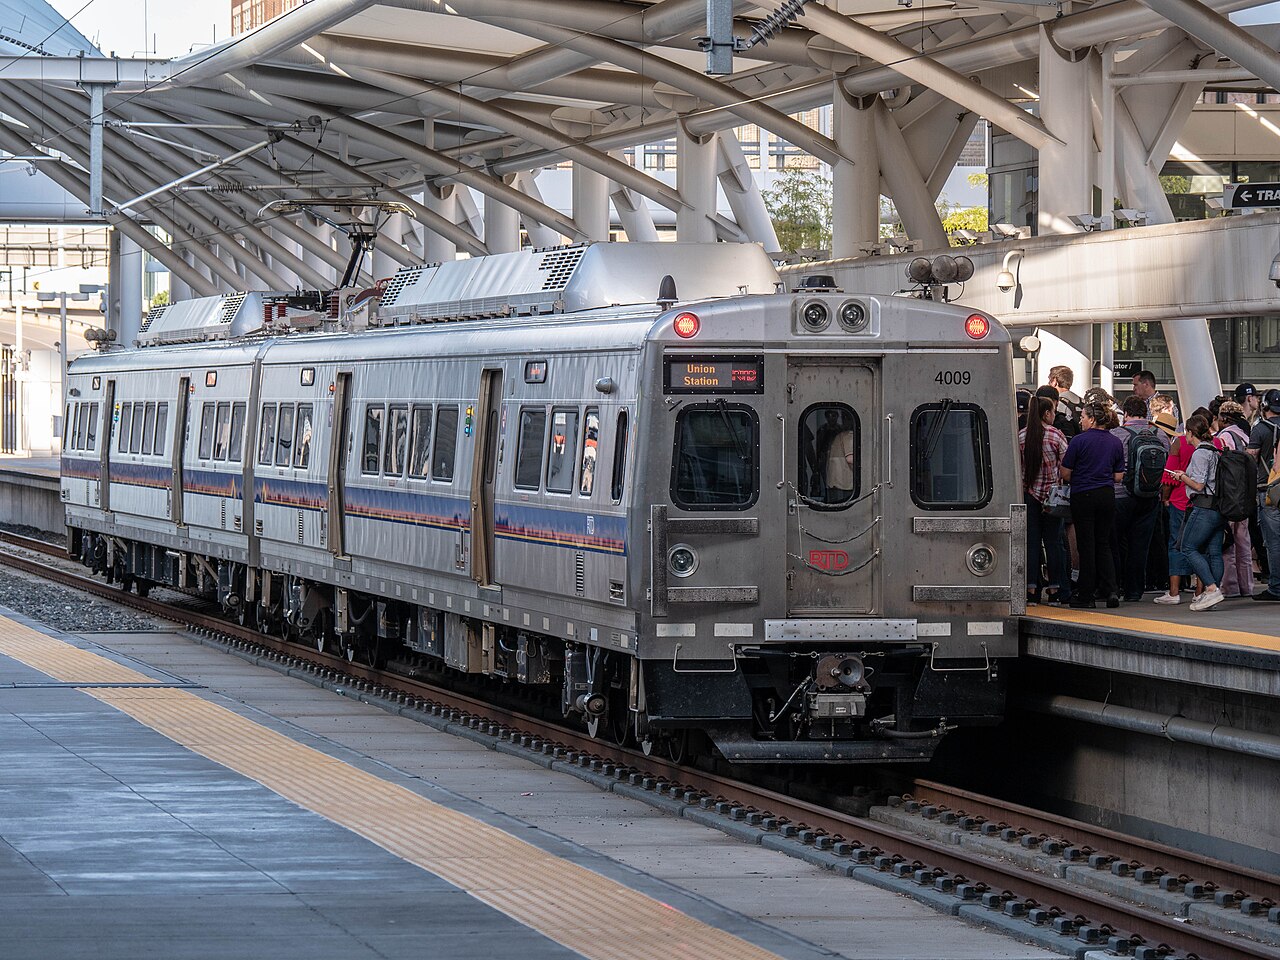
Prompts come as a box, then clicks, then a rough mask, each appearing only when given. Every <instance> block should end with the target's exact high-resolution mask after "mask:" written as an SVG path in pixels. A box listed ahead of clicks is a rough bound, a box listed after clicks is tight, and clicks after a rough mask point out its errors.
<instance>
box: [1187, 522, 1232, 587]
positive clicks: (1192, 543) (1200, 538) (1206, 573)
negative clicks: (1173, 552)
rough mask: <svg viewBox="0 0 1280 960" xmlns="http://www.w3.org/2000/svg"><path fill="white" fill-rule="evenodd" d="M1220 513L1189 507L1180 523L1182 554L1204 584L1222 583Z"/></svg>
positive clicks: (1221, 525) (1221, 523)
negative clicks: (1185, 516) (1184, 518)
mask: <svg viewBox="0 0 1280 960" xmlns="http://www.w3.org/2000/svg"><path fill="white" fill-rule="evenodd" d="M1222 527H1223V522H1222V514H1220V513H1219V512H1218V511H1217V510H1209V509H1207V508H1205V507H1192V508H1191V509H1190V510H1188V511H1187V519H1186V520H1185V521H1184V522H1183V524H1182V556H1183V558H1184V559H1185V560H1186V562H1187V566H1189V567H1190V568H1191V572H1192V573H1194V574H1195V575H1196V576H1197V577H1199V578H1200V582H1201V583H1203V584H1204V585H1205V586H1206V587H1210V586H1215V587H1216V586H1217V585H1218V584H1220V583H1221V582H1222Z"/></svg>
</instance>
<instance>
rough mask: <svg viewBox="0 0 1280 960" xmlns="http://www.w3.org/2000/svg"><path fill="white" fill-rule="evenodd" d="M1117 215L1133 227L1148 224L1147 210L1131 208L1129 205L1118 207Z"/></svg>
mask: <svg viewBox="0 0 1280 960" xmlns="http://www.w3.org/2000/svg"><path fill="white" fill-rule="evenodd" d="M1115 215H1116V217H1117V218H1118V219H1120V220H1123V221H1124V222H1125V223H1127V224H1129V225H1130V226H1133V227H1145V226H1146V225H1147V211H1145V210H1130V209H1129V208H1128V207H1116V210H1115Z"/></svg>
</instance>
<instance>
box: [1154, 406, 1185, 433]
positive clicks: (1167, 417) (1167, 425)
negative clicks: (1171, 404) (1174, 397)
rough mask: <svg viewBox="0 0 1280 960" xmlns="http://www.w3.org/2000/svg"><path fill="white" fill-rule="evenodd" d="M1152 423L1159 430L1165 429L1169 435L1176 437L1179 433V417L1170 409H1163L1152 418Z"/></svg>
mask: <svg viewBox="0 0 1280 960" xmlns="http://www.w3.org/2000/svg"><path fill="white" fill-rule="evenodd" d="M1151 425H1152V426H1153V427H1156V428H1157V429H1159V430H1163V431H1164V433H1165V434H1166V435H1167V436H1170V437H1176V436H1177V435H1178V418H1177V417H1175V416H1174V415H1173V414H1172V413H1170V412H1169V411H1168V410H1161V411H1160V412H1159V413H1157V414H1156V415H1155V416H1154V417H1153V418H1152V420H1151Z"/></svg>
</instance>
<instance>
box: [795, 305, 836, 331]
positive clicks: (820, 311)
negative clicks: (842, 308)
mask: <svg viewBox="0 0 1280 960" xmlns="http://www.w3.org/2000/svg"><path fill="white" fill-rule="evenodd" d="M800 320H801V322H803V323H804V325H805V327H806V328H808V329H809V330H821V329H823V328H824V327H825V326H826V325H827V324H828V323H830V322H831V312H830V311H829V310H827V305H826V304H825V303H823V302H822V301H821V300H815V301H813V302H812V303H806V304H805V305H804V309H803V310H801V311H800Z"/></svg>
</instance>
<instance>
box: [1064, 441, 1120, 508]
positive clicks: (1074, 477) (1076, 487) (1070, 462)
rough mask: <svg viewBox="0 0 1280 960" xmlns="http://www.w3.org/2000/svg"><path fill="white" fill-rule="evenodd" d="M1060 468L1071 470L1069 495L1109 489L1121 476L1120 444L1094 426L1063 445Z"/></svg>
mask: <svg viewBox="0 0 1280 960" xmlns="http://www.w3.org/2000/svg"><path fill="white" fill-rule="evenodd" d="M1062 465H1063V466H1064V467H1066V468H1067V469H1068V470H1070V471H1071V492H1072V493H1073V494H1076V493H1085V492H1087V491H1089V490H1097V489H1098V488H1099V487H1110V486H1111V485H1112V484H1114V483H1115V475H1116V474H1117V473H1124V444H1123V443H1121V442H1120V438H1119V437H1115V436H1112V435H1111V434H1110V433H1108V432H1107V431H1106V430H1100V429H1099V428H1097V427H1094V428H1093V429H1092V430H1086V431H1084V432H1083V433H1079V434H1076V435H1075V436H1074V437H1072V438H1071V442H1070V443H1069V444H1067V454H1066V456H1064V457H1063V458H1062Z"/></svg>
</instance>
